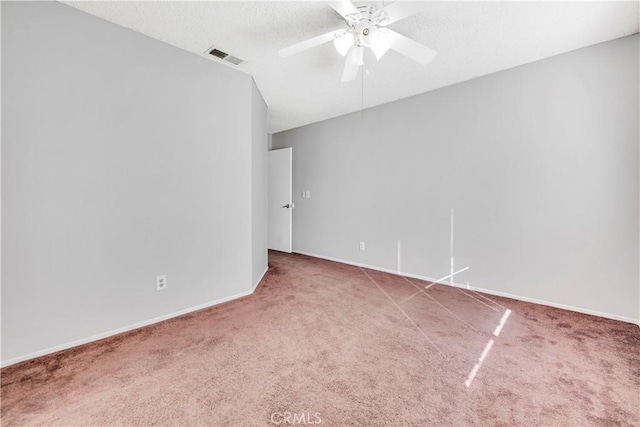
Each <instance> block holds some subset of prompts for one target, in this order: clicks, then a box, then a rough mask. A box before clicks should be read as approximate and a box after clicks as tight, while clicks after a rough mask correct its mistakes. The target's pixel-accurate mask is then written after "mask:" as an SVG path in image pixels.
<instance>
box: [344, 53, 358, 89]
mask: <svg viewBox="0 0 640 427" xmlns="http://www.w3.org/2000/svg"><path fill="white" fill-rule="evenodd" d="M361 61H362V48H361V47H358V46H353V47H352V48H351V49H349V53H348V54H347V59H346V61H344V70H343V71H342V82H343V83H346V82H350V81H351V80H353V79H355V78H356V77H357V76H358V70H359V69H360V65H361V64H362V62H361Z"/></svg>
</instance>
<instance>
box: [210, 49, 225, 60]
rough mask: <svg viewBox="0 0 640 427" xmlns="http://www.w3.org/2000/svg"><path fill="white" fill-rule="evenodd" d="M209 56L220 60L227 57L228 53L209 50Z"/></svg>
mask: <svg viewBox="0 0 640 427" xmlns="http://www.w3.org/2000/svg"><path fill="white" fill-rule="evenodd" d="M209 55H211V56H215V57H216V58H220V59H224V58H226V57H227V56H229V54H228V53H225V52H223V51H221V50H218V49H211V51H210V52H209Z"/></svg>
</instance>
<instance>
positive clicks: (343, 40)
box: [333, 33, 355, 56]
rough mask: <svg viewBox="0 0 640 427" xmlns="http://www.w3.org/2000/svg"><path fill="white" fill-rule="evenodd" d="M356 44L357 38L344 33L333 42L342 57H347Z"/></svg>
mask: <svg viewBox="0 0 640 427" xmlns="http://www.w3.org/2000/svg"><path fill="white" fill-rule="evenodd" d="M354 42H355V38H354V37H353V34H351V33H344V34H343V35H341V36H339V37H336V38H335V39H334V40H333V45H334V46H335V48H336V50H337V51H338V53H339V54H340V55H342V56H345V55H346V54H347V53H348V52H349V49H351V46H353V44H354Z"/></svg>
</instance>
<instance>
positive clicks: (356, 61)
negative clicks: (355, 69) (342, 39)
mask: <svg viewBox="0 0 640 427" xmlns="http://www.w3.org/2000/svg"><path fill="white" fill-rule="evenodd" d="M363 54H364V48H363V47H362V46H353V47H352V48H351V49H350V50H349V53H348V54H347V61H348V62H350V63H351V64H353V65H362V64H364V60H363Z"/></svg>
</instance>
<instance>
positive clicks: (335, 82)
mask: <svg viewBox="0 0 640 427" xmlns="http://www.w3.org/2000/svg"><path fill="white" fill-rule="evenodd" d="M65 3H67V4H69V5H71V6H73V7H75V8H77V9H80V10H83V11H86V12H88V13H91V14H93V15H96V16H99V17H101V18H104V19H106V20H108V21H111V22H114V23H117V24H119V25H122V26H124V27H127V28H131V29H133V30H135V31H139V32H141V33H143V34H146V35H148V36H150V37H153V38H155V39H158V40H162V41H164V42H166V43H169V44H171V45H174V46H177V47H179V48H182V49H185V50H187V51H190V52H193V53H196V54H199V55H204V53H205V51H207V50H208V48H210V47H211V46H213V45H215V47H217V48H218V49H220V50H223V51H225V52H227V53H229V54H231V55H233V56H236V57H238V58H241V59H243V60H245V61H246V62H244V63H243V64H241V65H240V66H238V67H237V68H238V69H239V70H241V71H244V72H246V73H248V74H251V75H253V77H254V79H255V81H256V83H257V85H258V87H259V89H260V91H261V93H262V95H263V96H264V98H265V101H266V102H267V104H268V106H269V132H271V133H275V132H279V131H283V130H287V129H291V128H294V127H298V126H302V125H305V124H309V123H314V122H318V121H321V120H325V119H329V118H331V117H336V116H339V115H342V114H346V113H350V112H353V111H358V110H360V109H361V108H362V107H363V106H364V108H367V107H372V106H375V105H380V104H384V103H387V102H391V101H395V100H397V99H401V98H406V97H408V96H412V95H416V94H419V93H423V92H427V91H430V90H434V89H437V88H441V87H443V86H448V85H451V84H455V83H458V82H462V81H465V80H469V79H472V78H475V77H479V76H483V75H486V74H489V73H494V72H496V71H500V70H504V69H507V68H511V67H515V66H518V65H522V64H526V63H529V62H532V61H537V60H539V59H542V58H546V57H549V56H553V55H557V54H559V53H563V52H567V51H570V50H574V49H578V48H581V47H585V46H589V45H592V44H596V43H600V42H604V41H607V40H612V39H615V38H619V37H623V36H627V35H630V34H634V33H637V32H638V31H639V25H640V24H639V21H640V19H639V14H640V10H639V4H640V2H638V1H627V2H614V1H603V2H595V1H590V2H550V1H546V2H541V1H540V2H516V1H492V2H453V1H447V2H415V3H414V4H415V7H416V10H417V11H419V13H418V14H417V15H414V16H411V17H409V18H406V19H404V20H401V21H399V22H397V23H394V24H392V25H390V26H389V28H392V29H393V30H395V31H397V32H398V33H401V34H403V35H405V36H408V37H410V38H413V39H415V40H416V41H418V42H420V43H423V44H425V45H427V46H429V47H431V48H432V49H435V50H436V51H438V56H437V57H436V59H435V60H434V61H433V62H432V63H430V64H428V65H419V64H417V63H415V62H413V61H411V60H409V59H407V58H405V57H404V56H401V55H400V54H398V53H396V52H393V51H390V52H389V53H387V55H386V56H384V57H383V58H382V59H381V60H380V61H379V62H376V60H375V57H374V56H373V54H371V52H368V55H366V56H365V67H364V69H365V70H367V72H366V73H365V74H361V75H360V77H359V78H358V79H356V80H355V81H352V82H349V83H342V82H341V81H340V79H341V76H342V68H343V65H344V58H343V57H341V56H340V55H338V53H337V52H336V51H335V49H334V47H333V44H332V43H327V44H325V45H322V46H319V47H316V48H313V49H312V50H309V51H306V52H303V53H300V54H298V55H294V56H291V57H287V58H280V57H279V56H278V50H279V49H281V48H283V47H286V46H288V45H291V44H294V43H296V42H299V41H302V40H304V39H307V38H310V37H313V36H316V35H320V34H324V33H326V32H329V31H331V30H333V29H338V28H343V27H344V21H343V20H342V18H341V17H340V15H338V14H337V13H336V12H335V11H334V10H333V9H332V8H330V7H329V6H328V5H327V4H326V3H324V2H322V1H311V2H297V1H289V2H272V1H260V2H234V1H224V2H223V1H211V2H206V1H205V2H190V1H174V2H155V1H143V2H122V1H115V2H93V1H91V2H83V1H81V2H73V1H68V2H65ZM388 3H390V2H386V3H385V4H388ZM355 4H356V5H361V4H377V5H381V4H382V2H355ZM213 60H215V59H213ZM363 76H364V80H363V79H362V77H363Z"/></svg>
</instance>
